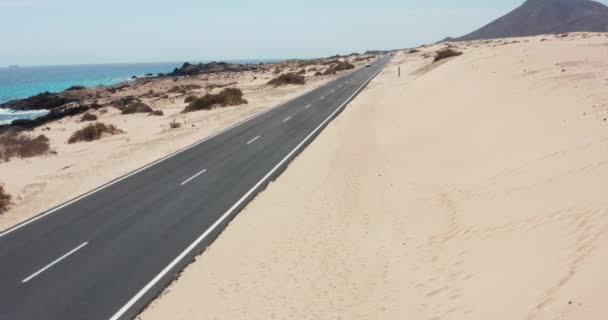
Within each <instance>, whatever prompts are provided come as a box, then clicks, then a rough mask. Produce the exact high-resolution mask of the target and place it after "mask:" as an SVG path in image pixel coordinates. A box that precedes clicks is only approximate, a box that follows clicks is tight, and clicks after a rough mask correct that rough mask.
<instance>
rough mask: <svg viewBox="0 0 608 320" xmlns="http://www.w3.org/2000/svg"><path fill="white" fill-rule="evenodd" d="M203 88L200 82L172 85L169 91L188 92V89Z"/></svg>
mask: <svg viewBox="0 0 608 320" xmlns="http://www.w3.org/2000/svg"><path fill="white" fill-rule="evenodd" d="M200 88H202V87H201V86H199V85H198V84H182V85H177V86H173V87H171V88H170V89H169V90H168V91H167V92H169V93H181V94H186V93H187V92H188V91H192V90H196V89H200Z"/></svg>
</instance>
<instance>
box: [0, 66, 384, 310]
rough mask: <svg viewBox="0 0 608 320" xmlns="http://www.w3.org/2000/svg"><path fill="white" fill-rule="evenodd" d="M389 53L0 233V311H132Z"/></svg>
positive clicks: (150, 296) (308, 139) (252, 194)
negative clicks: (365, 65) (366, 65)
mask: <svg viewBox="0 0 608 320" xmlns="http://www.w3.org/2000/svg"><path fill="white" fill-rule="evenodd" d="M388 59H389V57H388V56H387V57H383V58H381V59H380V60H379V61H376V62H374V63H372V64H371V66H370V67H363V68H360V69H356V70H354V71H352V72H351V73H349V74H347V75H345V76H343V77H341V78H339V79H337V80H335V81H333V82H331V83H329V84H327V85H325V86H323V87H320V88H318V89H315V90H313V91H312V92H309V93H307V94H304V95H302V96H300V97H298V98H296V99H294V100H291V101H289V102H287V103H285V104H283V105H280V106H278V107H276V108H273V109H271V110H270V111H268V112H265V113H263V114H260V115H258V116H256V117H254V118H251V119H249V120H247V121H245V122H242V123H240V124H238V125H236V126H234V127H232V128H230V129H228V130H226V131H224V132H222V133H220V134H218V135H215V136H213V137H211V138H209V139H206V140H203V141H200V142H198V143H196V144H194V145H192V146H190V147H188V148H186V149H184V150H181V151H179V152H177V153H175V154H173V155H171V156H168V157H166V158H163V159H160V160H158V161H156V162H155V163H152V164H150V165H148V166H146V167H143V168H141V169H139V170H136V171H134V172H133V173H130V174H128V175H126V176H124V177H121V178H119V179H117V180H114V181H112V182H110V183H108V184H106V185H104V186H101V187H100V188H98V189H96V190H93V191H91V192H89V193H88V194H85V195H83V196H81V197H78V198H76V199H74V200H72V201H69V202H67V203H65V204H63V205H61V206H59V207H57V208H54V209H51V210H49V211H46V212H43V213H41V214H40V215H39V216H37V217H35V218H34V219H32V220H29V221H26V222H25V223H23V224H20V225H18V226H16V227H14V228H12V229H8V230H5V231H2V232H0V319H2V320H22V319H23V320H25V319H36V320H39V319H44V320H49V319H60V320H71V319H75V320H76V319H78V320H81V319H86V320H96V319H100V320H108V319H111V320H118V319H132V318H134V317H135V316H136V315H137V314H138V313H139V312H140V311H141V310H142V309H143V308H144V307H145V306H146V305H147V304H148V303H149V302H150V301H151V300H152V299H154V297H156V296H157V295H158V294H159V293H160V292H162V289H163V288H164V287H166V285H167V284H168V283H169V282H170V281H172V280H173V279H174V277H175V274H176V273H179V271H180V270H181V269H183V267H184V266H185V265H187V264H188V263H190V262H191V261H192V260H193V258H194V257H195V256H196V255H198V254H199V253H200V252H201V251H203V250H204V248H206V247H207V246H208V245H209V244H210V243H211V242H213V240H214V239H215V238H216V237H217V235H218V234H219V233H220V232H221V231H222V230H223V229H224V227H225V225H226V224H227V223H228V222H229V221H230V220H231V219H232V218H233V217H234V216H235V215H236V214H237V213H238V212H239V211H240V210H241V209H242V208H243V207H244V206H245V205H246V204H247V202H249V201H250V200H251V199H253V197H255V195H256V194H257V193H258V192H260V191H261V190H263V188H264V187H265V186H266V184H267V183H268V182H269V181H271V180H272V179H274V178H276V176H278V175H279V174H280V173H281V172H282V171H283V170H284V169H285V167H286V166H287V165H288V163H289V162H290V161H291V160H292V159H293V158H294V157H295V156H296V155H297V154H298V153H299V152H300V151H302V149H304V148H305V147H306V145H308V143H310V142H311V141H312V140H313V139H314V137H316V135H317V134H319V133H320V131H321V130H322V129H323V128H324V127H325V126H326V125H327V124H328V123H329V121H331V120H332V119H333V118H334V117H335V116H337V115H338V114H339V113H340V112H341V111H342V110H343V109H344V108H345V107H346V105H347V102H349V101H350V100H351V99H352V98H353V97H354V96H355V95H356V94H357V93H358V92H359V91H360V90H361V89H362V88H363V87H364V86H365V85H366V84H367V83H368V82H369V81H370V80H371V79H372V78H373V77H374V76H375V75H376V74H377V73H378V72H380V71H381V70H382V68H383V67H384V65H385V64H386V63H387V62H388ZM311 174H314V173H311ZM243 246H244V247H246V246H247V239H243Z"/></svg>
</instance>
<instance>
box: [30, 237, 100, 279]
mask: <svg viewBox="0 0 608 320" xmlns="http://www.w3.org/2000/svg"><path fill="white" fill-rule="evenodd" d="M87 244H89V243H88V242H85V243H83V244H81V245H79V246H78V247H76V248H74V249H72V251H70V252H68V253H66V254H64V255H62V256H61V257H59V258H57V260H55V261H53V262H51V263H49V264H47V265H46V266H45V267H44V268H42V269H40V270H38V271H36V272H35V273H34V274H32V275H31V276H29V277H27V278H25V279H23V281H21V283H26V282H28V281H30V280H32V279H34V278H35V277H36V276H38V275H39V274H41V273H43V272H44V271H46V270H47V269H48V268H50V267H52V266H54V265H56V264H58V263H59V262H61V260H63V259H65V258H67V257H69V256H70V255H71V254H72V253H74V252H76V251H78V250H80V249H81V248H82V247H84V246H86V245H87Z"/></svg>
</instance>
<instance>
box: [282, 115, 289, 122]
mask: <svg viewBox="0 0 608 320" xmlns="http://www.w3.org/2000/svg"><path fill="white" fill-rule="evenodd" d="M289 120H291V116H289V117H287V118H285V119H283V122H287V121H289Z"/></svg>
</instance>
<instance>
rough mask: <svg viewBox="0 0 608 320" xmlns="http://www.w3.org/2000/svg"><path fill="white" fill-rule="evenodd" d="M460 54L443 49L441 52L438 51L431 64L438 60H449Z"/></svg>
mask: <svg viewBox="0 0 608 320" xmlns="http://www.w3.org/2000/svg"><path fill="white" fill-rule="evenodd" d="M461 54H462V52H460V51H456V50H453V49H449V48H447V49H443V50H441V51H438V52H437V54H435V59H434V60H433V62H437V61H439V60H443V59H447V58H451V57H456V56H459V55H461Z"/></svg>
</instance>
